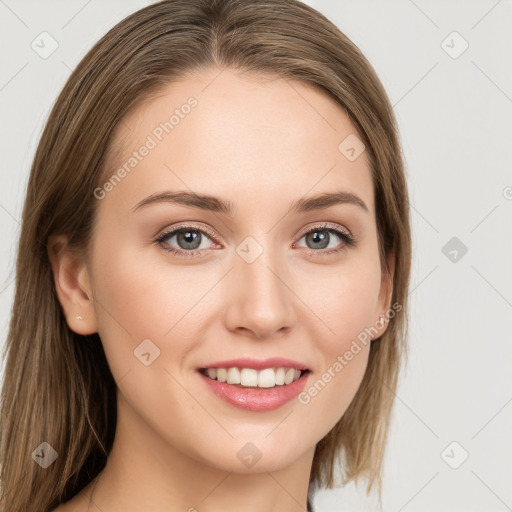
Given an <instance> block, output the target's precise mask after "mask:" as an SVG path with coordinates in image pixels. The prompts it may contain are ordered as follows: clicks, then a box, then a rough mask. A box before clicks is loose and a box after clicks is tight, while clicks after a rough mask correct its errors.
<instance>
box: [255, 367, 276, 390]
mask: <svg viewBox="0 0 512 512" xmlns="http://www.w3.org/2000/svg"><path fill="white" fill-rule="evenodd" d="M275 385H276V372H275V371H274V370H273V368H266V369H265V370H261V371H260V372H259V373H258V387H259V388H273V387H274V386H275Z"/></svg>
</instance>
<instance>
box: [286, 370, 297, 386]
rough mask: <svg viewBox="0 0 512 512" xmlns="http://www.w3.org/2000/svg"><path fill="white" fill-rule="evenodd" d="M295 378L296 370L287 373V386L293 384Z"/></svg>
mask: <svg viewBox="0 0 512 512" xmlns="http://www.w3.org/2000/svg"><path fill="white" fill-rule="evenodd" d="M294 377H295V370H294V369H293V368H289V369H288V371H287V372H286V377H285V378H284V383H285V384H291V383H292V382H293V379H294Z"/></svg>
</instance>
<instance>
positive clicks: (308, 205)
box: [131, 191, 369, 216]
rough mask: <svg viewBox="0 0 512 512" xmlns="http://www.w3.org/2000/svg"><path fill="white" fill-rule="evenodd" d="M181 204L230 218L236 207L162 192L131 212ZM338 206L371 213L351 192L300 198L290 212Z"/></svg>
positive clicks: (198, 196) (208, 198)
mask: <svg viewBox="0 0 512 512" xmlns="http://www.w3.org/2000/svg"><path fill="white" fill-rule="evenodd" d="M162 203H164V204H181V205H184V206H190V207H192V208H199V209H201V210H206V211H211V212H216V213H223V214H225V215H228V216H234V214H235V211H236V207H235V204H234V203H233V202H232V201H226V200H223V199H220V198H218V197H214V196H210V195H205V194H197V193H195V192H187V191H179V192H170V191H169V192H161V193H157V194H151V195H150V196H148V197H146V198H144V199H143V200H142V201H140V202H139V203H137V204H136V205H135V206H134V207H133V208H132V210H131V212H132V213H134V212H136V211H138V210H141V209H143V208H147V207H148V206H150V205H155V204H162ZM338 204H353V205H355V206H358V207H359V208H361V209H362V210H364V211H365V212H366V213H369V210H368V207H367V206H366V204H365V203H364V201H363V200H362V199H361V198H360V197H358V196H357V195H355V194H352V193H350V192H344V191H339V192H326V193H322V194H316V195H314V196H311V197H307V198H300V199H298V200H296V201H294V202H293V203H292V204H291V206H290V210H291V211H292V212H294V213H305V212H310V211H313V210H324V209H327V208H330V207H331V206H335V205H338Z"/></svg>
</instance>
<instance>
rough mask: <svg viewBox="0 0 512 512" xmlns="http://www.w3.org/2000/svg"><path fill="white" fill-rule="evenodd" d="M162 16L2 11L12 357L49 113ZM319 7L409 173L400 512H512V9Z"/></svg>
mask: <svg viewBox="0 0 512 512" xmlns="http://www.w3.org/2000/svg"><path fill="white" fill-rule="evenodd" d="M149 3H150V2H148V1H142V0H138V1H136V0H129V1H127V0H124V1H121V0H117V1H100V0H89V1H86V0H80V1H78V0H72V1H70V0H68V1H66V2H64V1H63V0H61V1H57V0H51V1H49V0H47V1H45V2H39V1H19V2H16V1H15V0H0V27H1V35H0V40H1V45H0V48H1V50H0V58H1V78H0V104H1V112H2V124H1V127H0V130H1V137H0V141H1V148H2V166H1V169H2V179H1V191H0V223H1V230H2V231H1V234H2V241H3V243H2V244H0V259H1V272H2V274H1V276H0V278H1V282H0V292H1V294H0V329H1V343H2V346H3V343H4V341H5V337H6V335H7V329H8V321H9V314H10V308H11V304H12V299H13V292H14V288H13V282H12V281H13V278H14V265H15V257H16V242H17V236H18V234H19V227H20V225H19V219H20V215H21V210H22V204H23V200H24V191H25V185H26V180H27V177H28V173H29V168H30V163H31V160H32V158H33V154H34V151H35V146H36V144H37V141H38V138H39V136H40V134H41V130H42V127H43V124H44V122H45V120H46V117H47V115H48V112H49V109H50V107H51V105H52V104H53V102H54V101H55V99H56V96H57V93H58V91H59V90H60V89H61V88H62V86H63V85H64V83H65V81H66V79H67V77H68V75H69V73H70V71H71V69H73V68H74V66H76V64H77V63H78V62H79V60H80V59H81V58H82V57H83V56H84V55H85V53H86V52H87V51H88V50H89V48H90V47H91V46H92V44H93V43H94V42H96V41H97V40H98V39H99V37H100V36H102V35H103V34H104V33H105V32H106V31H107V30H108V29H110V28H111V27H112V26H113V25H114V24H115V23H117V22H118V21H120V20H121V19H122V18H124V17H125V16H126V15H128V14H129V13H131V12H133V11H135V10H137V9H139V8H140V7H143V6H145V5H148V4H149ZM306 3H308V4H309V5H311V6H313V7H315V8H316V9H318V10H319V11H320V12H322V13H324V14H325V15H326V16H327V17H328V18H330V19H331V20H332V21H333V22H334V23H336V24H337V25H338V26H339V27H340V28H341V30H342V31H344V32H345V33H346V34H347V35H348V36H349V37H350V38H351V39H352V40H353V41H354V42H355V43H356V44H357V45H358V46H359V47H360V48H361V50H362V51H363V52H364V53H365V55H366V56H367V57H368V59H369V60H370V62H371V63H372V64H373V66H374V67H375V69H376V71H377V73H378V74H379V76H380V78H381V80H382V82H383V83H384V86H385V88H386V90H387V91H388V94H389V96H390V98H391V101H392V103H393V105H394V107H395V112H396V115H397V118H398V121H399V125H400V130H401V136H402V143H403V149H404V153H405V159H406V163H407V170H408V176H409V187H410V193H411V207H412V227H413V242H414V259H413V271H412V282H411V293H410V300H411V311H410V345H411V358H410V363H409V365H408V367H407V369H406V371H405V372H404V373H403V375H402V380H401V382H400V386H399V389H398V392H397V397H396V405H395V412H394V417H393V424H392V429H391V433H390V442H389V446H388V452H387V457H386V465H385V474H384V494H383V498H384V499H383V504H384V510H385V511H386V512H401V511H404V512H413V511H414V512H422V511H428V512H430V511H432V510H436V511H437V512H443V511H450V512H457V511H464V512H481V511H484V510H485V511H486V512H492V511H496V512H501V511H505V510H512V508H511V507H512V485H511V482H512V435H511V433H512V428H511V427H512V385H511V384H512V377H511V372H510V363H511V362H512V343H511V341H512V336H511V332H512V258H511V255H512V236H511V234H512V228H511V225H512V223H511V221H512V171H511V162H512V158H511V155H512V139H511V135H512V126H511V120H512V69H511V64H510V63H511V62H512V58H511V57H512V55H511V53H512V2H511V1H510V0H509V1H506V0H500V1H496V0H481V1H449V2H448V1H441V0H439V1H426V0H415V1H412V0H393V1H387V2H384V1H377V0H375V1H368V0H364V1H362V0H358V1H355V0H352V1H346V0H342V1H335V0H322V1H321V0H318V1H313V0H310V1H307V2H306ZM43 31H47V32H48V33H49V34H51V37H52V38H54V39H55V40H56V41H57V43H58V48H57V49H56V50H55V52H54V53H53V54H52V55H50V56H49V57H47V58H45V59H43V58H41V57H40V56H39V55H38V53H36V51H34V50H33V49H32V47H31V43H32V42H33V41H35V43H34V45H36V44H39V47H40V48H41V47H42V46H43V43H41V37H48V36H40V34H41V32H43ZM454 31H456V32H458V34H459V35H457V34H453V32H454ZM443 41H444V43H443ZM466 42H467V44H468V45H469V46H468V48H467V49H466V50H465V51H464V52H463V53H461V54H460V55H459V53H460V52H461V50H463V49H464V47H465V45H466ZM50 44H51V40H50V39H46V40H45V43H44V48H46V51H48V49H51V46H50ZM40 51H42V48H41V50H40ZM455 57H456V58H455ZM452 237H456V238H457V240H455V241H452V242H451V243H452V244H455V245H453V246H452V245H448V246H447V247H446V248H445V249H444V252H443V247H445V244H447V243H448V241H449V240H450V239H452ZM461 243H462V244H464V245H465V246H466V247H467V253H466V254H463V253H462V251H461ZM454 250H455V251H456V252H453V251H454ZM445 253H446V255H445ZM454 258H455V261H453V260H454ZM2 365H3V362H2ZM2 370H3V366H2ZM2 376H3V371H2ZM453 442H455V444H452V443H453ZM447 447H448V448H447ZM466 453H467V454H468V455H469V456H468V458H467V460H465V461H464V462H463V463H462V464H461V461H462V460H463V458H464V456H465V454H466ZM459 464H460V466H459ZM450 465H451V466H459V467H458V468H457V469H454V468H452V467H450ZM376 503H377V501H376V497H375V496H370V497H367V496H365V493H364V490H363V487H362V486H361V488H360V489H359V490H358V489H357V488H355V487H354V486H349V487H347V488H344V489H337V490H333V491H324V492H321V493H320V494H319V495H318V496H317V498H316V499H315V507H316V510H317V511H319V512H334V511H341V510H347V511H351V512H355V511H373V510H376ZM104 512H108V511H104Z"/></svg>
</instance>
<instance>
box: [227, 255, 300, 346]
mask: <svg viewBox="0 0 512 512" xmlns="http://www.w3.org/2000/svg"><path fill="white" fill-rule="evenodd" d="M290 280H291V277H290V274H289V272H287V271H286V263H285V262H284V261H283V260H282V259H278V258H275V257H272V255H271V254H270V251H266V250H264V251H263V253H262V254H261V255H260V256H259V257H258V258H257V259H256V260H255V261H253V262H252V263H248V262H247V261H245V260H244V259H243V258H240V257H238V255H236V256H235V258H234V268H233V270H232V271H231V272H230V276H229V279H227V280H225V282H224V286H225V289H224V290H223V292H224V294H223V297H226V299H225V300H226V302H227V307H226V309H225V322H226V327H227V328H228V329H229V330H230V331H232V332H236V331H238V332H240V333H244V332H245V333H246V334H247V335H248V336H251V337H253V338H256V339H260V340H262V339H268V338H271V337H272V336H277V335H282V334H285V333H287V332H288V331H289V330H290V329H291V328H292V327H293V325H294V324H295V322H296V311H295V307H294V301H296V300H297V298H296V296H295V295H294V293H293V289H292V287H291V286H290V284H289V282H290Z"/></svg>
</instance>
